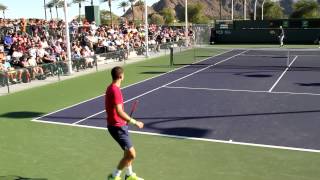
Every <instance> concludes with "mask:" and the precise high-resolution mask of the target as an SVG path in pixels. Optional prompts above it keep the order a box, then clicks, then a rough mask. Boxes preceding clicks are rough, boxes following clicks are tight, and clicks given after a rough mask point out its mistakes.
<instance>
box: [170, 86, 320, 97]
mask: <svg viewBox="0 0 320 180" xmlns="http://www.w3.org/2000/svg"><path fill="white" fill-rule="evenodd" d="M164 88H168V89H187V90H206V91H227V92H248V93H267V94H289V95H309V96H320V94H315V93H296V92H281V91H280V92H279V91H272V92H269V91H255V90H246V89H214V88H193V87H183V86H180V87H177V86H165V87H164Z"/></svg>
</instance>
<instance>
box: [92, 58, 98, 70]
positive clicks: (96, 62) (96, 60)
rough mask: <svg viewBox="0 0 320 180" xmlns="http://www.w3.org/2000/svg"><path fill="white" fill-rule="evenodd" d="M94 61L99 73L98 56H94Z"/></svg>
mask: <svg viewBox="0 0 320 180" xmlns="http://www.w3.org/2000/svg"><path fill="white" fill-rule="evenodd" d="M93 60H94V63H95V64H96V71H97V72H98V58H97V55H96V54H95V55H94V56H93Z"/></svg>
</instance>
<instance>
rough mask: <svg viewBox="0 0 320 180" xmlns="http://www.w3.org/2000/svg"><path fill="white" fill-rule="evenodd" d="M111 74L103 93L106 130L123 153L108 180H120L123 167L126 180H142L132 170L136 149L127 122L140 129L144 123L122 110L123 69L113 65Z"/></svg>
mask: <svg viewBox="0 0 320 180" xmlns="http://www.w3.org/2000/svg"><path fill="white" fill-rule="evenodd" d="M111 76H112V80H113V82H112V83H111V84H110V85H109V87H108V88H107V90H106V95H105V107H106V112H107V123H108V130H109V133H110V135H111V136H112V137H113V139H114V140H115V141H116V142H117V143H118V144H119V145H120V147H121V148H122V150H123V151H124V155H123V158H122V159H121V160H120V162H119V164H118V166H117V168H116V169H115V170H114V172H113V173H112V174H110V175H109V176H108V180H121V173H122V171H123V169H125V168H127V172H126V176H125V179H126V180H143V179H142V178H140V177H138V176H137V175H136V173H134V172H133V171H132V163H133V160H134V159H135V157H136V151H135V149H134V147H133V144H132V142H131V139H130V136H129V132H128V124H132V125H135V126H137V127H138V128H140V129H141V128H143V126H144V124H143V122H140V121H137V120H135V119H133V118H132V117H130V116H129V115H128V114H127V113H126V112H125V111H124V105H123V96H122V92H121V89H120V87H121V82H122V81H123V79H124V70H123V69H122V68H121V67H114V68H113V69H112V70H111Z"/></svg>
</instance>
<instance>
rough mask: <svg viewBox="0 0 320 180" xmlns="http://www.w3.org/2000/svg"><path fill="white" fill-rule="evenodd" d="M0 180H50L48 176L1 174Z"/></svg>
mask: <svg viewBox="0 0 320 180" xmlns="http://www.w3.org/2000/svg"><path fill="white" fill-rule="evenodd" d="M0 180H48V179H47V178H28V177H21V176H0Z"/></svg>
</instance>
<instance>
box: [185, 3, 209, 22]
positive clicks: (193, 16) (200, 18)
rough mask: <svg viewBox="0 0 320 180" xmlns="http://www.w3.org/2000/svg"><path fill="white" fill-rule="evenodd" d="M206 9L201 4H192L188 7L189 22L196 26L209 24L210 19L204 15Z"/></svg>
mask: <svg viewBox="0 0 320 180" xmlns="http://www.w3.org/2000/svg"><path fill="white" fill-rule="evenodd" d="M203 9H204V7H203V4H201V3H196V4H191V5H189V6H188V20H189V21H190V22H192V23H195V24H205V23H208V22H209V18H208V17H206V16H204V15H203V14H204V13H202V11H203Z"/></svg>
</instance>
